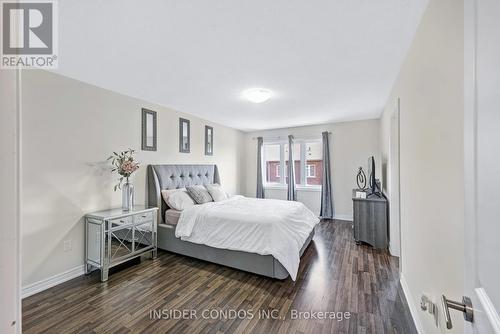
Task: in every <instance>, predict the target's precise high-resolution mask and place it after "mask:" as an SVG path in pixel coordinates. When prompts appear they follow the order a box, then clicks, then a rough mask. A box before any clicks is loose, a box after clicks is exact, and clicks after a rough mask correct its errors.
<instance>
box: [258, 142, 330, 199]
mask: <svg viewBox="0 0 500 334" xmlns="http://www.w3.org/2000/svg"><path fill="white" fill-rule="evenodd" d="M318 142H319V143H322V140H321V138H296V139H295V144H300V178H301V180H300V182H301V183H300V184H296V187H297V189H298V190H300V189H304V190H321V185H316V184H307V178H308V177H307V176H306V165H307V156H306V144H307V143H318ZM263 145H264V146H266V145H279V146H280V161H279V164H278V165H277V166H276V167H278V166H279V174H277V175H276V177H279V179H280V182H267V175H263V176H262V179H263V180H264V188H265V189H286V188H287V183H286V174H285V166H286V163H287V160H288V157H287V156H285V155H286V154H285V147H286V145H288V141H286V140H278V141H276V140H267V141H266V140H264V143H263ZM262 163H263V164H264V166H263V168H262V172H263V173H264V174H265V173H267V166H266V164H267V158H266V156H265V149H264V148H263V150H262ZM314 167H316V166H314ZM314 169H316V168H314ZM276 171H278V170H276ZM281 175H283V176H284V177H281ZM315 175H316V171H315ZM312 177H316V176H312Z"/></svg>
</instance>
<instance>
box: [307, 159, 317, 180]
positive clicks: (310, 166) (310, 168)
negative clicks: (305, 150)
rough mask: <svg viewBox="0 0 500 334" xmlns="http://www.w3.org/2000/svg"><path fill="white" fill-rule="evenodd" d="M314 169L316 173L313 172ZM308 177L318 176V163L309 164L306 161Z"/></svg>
mask: <svg viewBox="0 0 500 334" xmlns="http://www.w3.org/2000/svg"><path fill="white" fill-rule="evenodd" d="M311 171H314V173H311ZM308 177H316V165H313V164H308V163H307V161H306V178H308Z"/></svg>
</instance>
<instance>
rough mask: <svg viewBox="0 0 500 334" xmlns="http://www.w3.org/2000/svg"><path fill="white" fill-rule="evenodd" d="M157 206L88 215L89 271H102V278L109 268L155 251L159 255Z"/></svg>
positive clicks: (86, 245)
mask: <svg viewBox="0 0 500 334" xmlns="http://www.w3.org/2000/svg"><path fill="white" fill-rule="evenodd" d="M157 211H158V208H156V207H145V206H135V207H134V209H133V210H131V211H124V210H122V209H111V210H105V211H99V212H94V213H90V214H87V215H86V216H85V238H86V242H85V273H86V274H88V273H90V272H91V271H92V270H93V269H100V270H101V281H102V282H104V281H106V280H107V279H108V272H109V268H111V267H113V266H116V265H118V264H120V263H123V262H125V261H128V260H130V259H133V258H136V257H139V256H141V255H143V254H145V253H147V252H151V257H152V258H156V255H157V239H156V231H157Z"/></svg>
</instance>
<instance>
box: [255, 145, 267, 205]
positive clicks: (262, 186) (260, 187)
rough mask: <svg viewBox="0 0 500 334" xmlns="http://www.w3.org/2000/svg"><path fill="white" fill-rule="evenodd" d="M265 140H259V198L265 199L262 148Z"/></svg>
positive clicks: (257, 195)
mask: <svg viewBox="0 0 500 334" xmlns="http://www.w3.org/2000/svg"><path fill="white" fill-rule="evenodd" d="M263 144H264V140H263V139H262V137H258V138H257V194H256V196H255V197H257V198H265V194H264V183H263V181H262V146H263Z"/></svg>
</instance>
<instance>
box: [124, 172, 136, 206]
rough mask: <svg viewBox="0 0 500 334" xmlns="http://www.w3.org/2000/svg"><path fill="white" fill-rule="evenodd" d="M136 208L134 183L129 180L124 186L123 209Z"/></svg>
mask: <svg viewBox="0 0 500 334" xmlns="http://www.w3.org/2000/svg"><path fill="white" fill-rule="evenodd" d="M133 208H134V185H133V184H132V183H130V182H129V180H128V177H127V181H126V182H125V184H124V185H123V187H122V209H123V210H127V211H130V210H132V209H133Z"/></svg>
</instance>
